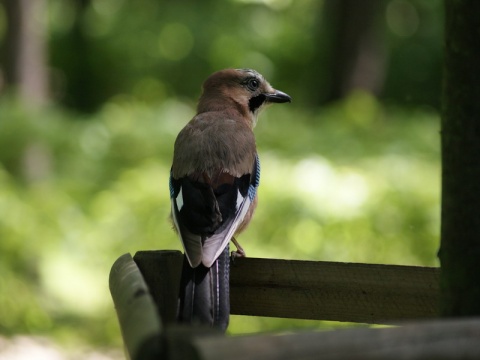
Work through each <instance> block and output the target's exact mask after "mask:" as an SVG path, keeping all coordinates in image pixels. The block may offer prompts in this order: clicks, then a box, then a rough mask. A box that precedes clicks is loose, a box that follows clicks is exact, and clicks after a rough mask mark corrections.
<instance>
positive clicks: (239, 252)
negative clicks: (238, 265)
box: [232, 237, 247, 260]
mask: <svg viewBox="0 0 480 360" xmlns="http://www.w3.org/2000/svg"><path fill="white" fill-rule="evenodd" d="M232 242H233V244H234V245H235V247H236V248H237V251H232V259H233V260H235V258H239V257H246V256H247V255H246V254H245V250H243V248H242V247H241V246H240V244H239V243H238V241H237V239H235V238H234V237H232Z"/></svg>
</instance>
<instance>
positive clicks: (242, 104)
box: [198, 69, 291, 127]
mask: <svg viewBox="0 0 480 360" xmlns="http://www.w3.org/2000/svg"><path fill="white" fill-rule="evenodd" d="M290 101H291V97H290V96H289V95H287V94H285V93H284V92H282V91H279V90H276V89H274V88H273V87H272V86H271V85H270V84H269V83H268V81H267V80H265V78H264V77H263V76H262V75H261V74H259V73H258V72H256V71H255V70H251V69H225V70H221V71H218V72H216V73H213V74H212V75H210V77H209V78H208V79H207V80H206V81H205V82H204V83H203V93H202V96H201V97H200V100H199V103H198V112H199V113H201V112H206V111H221V110H228V107H234V108H235V109H236V110H238V111H239V112H241V113H242V115H244V116H245V117H246V118H247V119H248V120H249V121H250V122H251V126H252V127H254V126H255V124H256V122H257V116H258V114H259V112H260V110H261V109H263V108H264V107H265V106H266V105H268V104H271V103H284V102H290Z"/></svg>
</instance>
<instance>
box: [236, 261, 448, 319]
mask: <svg viewBox="0 0 480 360" xmlns="http://www.w3.org/2000/svg"><path fill="white" fill-rule="evenodd" d="M438 280H439V270H438V269H437V268H425V267H416V266H397V265H376V264H355V263H337V262H321V261H296V260H275V259H255V258H241V259H236V260H235V262H234V263H233V264H232V266H231V278H230V282H231V285H230V286H231V288H230V301H231V313H232V314H237V315H253V316H272V317H285V318H299V319H318V320H335V321H349V322H362V323H377V324H392V323H396V322H398V321H403V320H408V319H426V318H434V317H437V316H438V297H439V289H438Z"/></svg>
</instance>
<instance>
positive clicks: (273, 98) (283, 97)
mask: <svg viewBox="0 0 480 360" xmlns="http://www.w3.org/2000/svg"><path fill="white" fill-rule="evenodd" d="M265 97H266V98H267V102H271V103H285V102H291V101H292V98H291V97H290V95H287V94H285V93H284V92H283V91H280V90H274V92H273V93H267V94H265Z"/></svg>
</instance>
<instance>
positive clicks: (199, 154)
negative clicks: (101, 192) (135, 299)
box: [170, 69, 291, 330]
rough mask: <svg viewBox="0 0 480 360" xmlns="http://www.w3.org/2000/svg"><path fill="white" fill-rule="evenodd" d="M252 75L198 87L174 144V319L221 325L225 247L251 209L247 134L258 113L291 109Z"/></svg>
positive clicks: (252, 169)
mask: <svg viewBox="0 0 480 360" xmlns="http://www.w3.org/2000/svg"><path fill="white" fill-rule="evenodd" d="M290 101H291V98H290V96H288V95H287V94H285V93H283V92H281V91H278V90H275V89H274V88H272V86H271V85H270V84H269V83H268V82H267V81H266V80H265V78H264V77H263V76H262V75H260V74H259V73H258V72H256V71H254V70H250V69H226V70H221V71H218V72H216V73H214V74H212V75H211V76H210V77H209V78H208V79H207V80H206V81H205V83H204V84H203V93H202V95H201V97H200V100H199V102H198V106H197V115H195V116H194V118H193V119H192V120H191V121H190V122H189V123H188V124H187V125H186V126H185V127H184V128H183V129H182V130H181V131H180V133H179V134H178V137H177V139H176V141H175V146H174V154H173V164H172V168H171V173H170V197H171V207H172V208H171V215H172V220H173V223H174V226H175V229H176V231H177V232H178V235H179V237H180V240H181V242H182V244H183V248H184V250H185V259H186V260H185V261H184V268H183V273H182V280H181V282H182V283H181V286H180V307H179V313H178V319H179V321H181V322H190V323H200V324H208V325H211V326H215V327H219V328H221V329H223V330H225V329H226V327H227V326H228V319H229V313H230V305H229V262H230V261H229V260H230V259H229V247H228V244H229V242H230V240H233V241H234V243H235V245H237V249H238V250H237V251H238V254H239V255H245V254H244V252H243V249H242V248H241V247H239V245H238V243H236V241H235V239H234V237H233V236H234V235H235V234H238V233H240V232H241V231H242V230H244V229H245V228H246V226H247V225H248V223H249V222H250V219H251V217H252V214H253V212H254V210H255V207H256V205H257V188H258V185H259V180H260V163H259V159H258V155H257V149H256V145H255V137H254V134H253V128H254V127H255V125H256V123H257V118H258V114H259V112H260V110H261V109H262V108H264V107H265V106H266V105H268V104H270V103H284V102H290Z"/></svg>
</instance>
